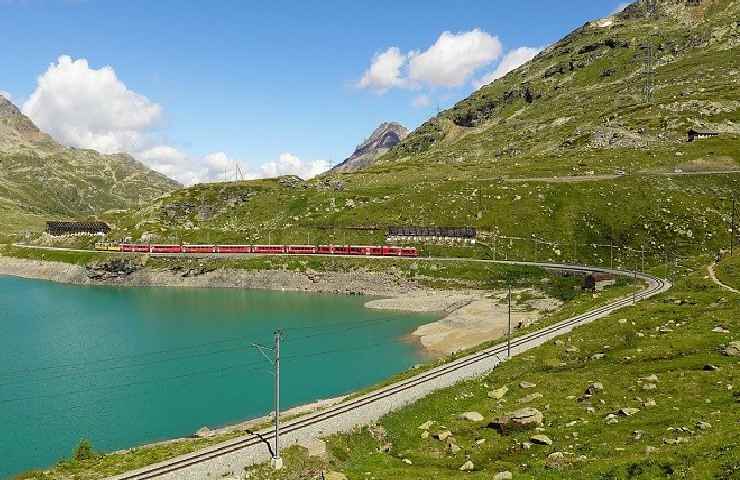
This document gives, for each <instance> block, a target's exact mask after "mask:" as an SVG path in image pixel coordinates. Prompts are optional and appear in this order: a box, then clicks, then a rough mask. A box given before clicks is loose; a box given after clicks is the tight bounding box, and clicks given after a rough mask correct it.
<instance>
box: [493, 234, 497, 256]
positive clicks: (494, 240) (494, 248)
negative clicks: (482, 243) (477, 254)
mask: <svg viewBox="0 0 740 480" xmlns="http://www.w3.org/2000/svg"><path fill="white" fill-rule="evenodd" d="M493 259H494V261H495V260H496V234H495V233H494V234H493Z"/></svg>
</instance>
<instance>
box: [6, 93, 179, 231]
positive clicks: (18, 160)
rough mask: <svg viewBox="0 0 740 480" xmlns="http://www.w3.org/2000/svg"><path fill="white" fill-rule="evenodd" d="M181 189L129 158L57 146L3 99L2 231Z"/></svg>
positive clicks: (130, 204)
mask: <svg viewBox="0 0 740 480" xmlns="http://www.w3.org/2000/svg"><path fill="white" fill-rule="evenodd" d="M180 187H181V185H180V184H179V183H177V182H176V181H174V180H171V179H169V178H167V177H166V176H164V175H162V174H160V173H157V172H155V171H153V170H151V169H149V168H148V167H146V166H145V165H144V164H142V163H141V162H139V161H137V160H135V159H134V158H133V157H131V156H130V155H127V154H114V155H104V154H101V153H99V152H96V151H94V150H86V149H78V148H72V147H65V146H63V145H61V144H59V143H58V142H56V141H54V139H52V138H51V137H50V136H49V135H47V134H46V133H44V132H42V131H41V130H39V128H38V127H37V126H36V125H35V124H34V123H33V122H32V121H31V119H29V118H28V117H26V116H25V115H23V113H22V112H21V111H20V110H19V109H18V108H17V107H16V106H15V105H13V103H11V102H10V101H9V100H7V99H6V98H5V97H3V96H0V228H10V229H14V228H18V227H24V226H25V225H26V224H28V223H29V222H30V223H32V224H34V225H38V224H40V223H41V222H42V220H43V219H46V218H50V217H53V218H59V217H64V218H78V217H83V216H92V215H96V214H98V213H99V212H102V211H105V210H110V209H125V208H129V207H133V206H138V205H142V204H144V203H146V202H148V201H151V200H153V199H154V198H157V197H159V196H161V195H163V194H165V193H167V192H170V191H172V190H174V189H176V188H180Z"/></svg>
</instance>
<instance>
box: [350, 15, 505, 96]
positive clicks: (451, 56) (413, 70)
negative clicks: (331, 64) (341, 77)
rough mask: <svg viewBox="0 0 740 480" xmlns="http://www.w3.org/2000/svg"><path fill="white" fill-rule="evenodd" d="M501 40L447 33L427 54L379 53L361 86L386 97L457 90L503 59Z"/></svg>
mask: <svg viewBox="0 0 740 480" xmlns="http://www.w3.org/2000/svg"><path fill="white" fill-rule="evenodd" d="M501 51H502V46H501V41H500V40H499V39H498V37H495V36H492V35H490V34H488V33H486V32H484V31H482V30H480V29H477V28H476V29H474V30H471V31H469V32H458V33H452V32H443V33H442V34H441V35H440V36H439V38H437V41H436V42H434V45H432V46H431V47H429V48H428V49H426V50H425V51H423V52H421V51H411V52H408V53H403V52H402V51H401V50H400V49H399V48H398V47H391V48H389V49H388V50H386V51H384V52H382V53H377V54H375V56H373V59H372V61H371V63H370V67H369V68H368V69H367V70H366V71H365V73H364V74H363V76H362V78H361V79H360V81H359V82H358V86H359V87H361V88H368V89H371V90H375V91H376V92H378V93H385V92H386V91H388V90H389V89H391V88H412V89H413V88H418V87H419V86H427V87H457V86H460V85H463V84H464V83H465V82H466V81H467V80H468V79H469V78H470V77H471V76H472V75H473V73H475V72H476V71H477V70H478V69H480V68H481V67H484V66H486V65H488V64H490V63H491V62H493V61H494V60H496V59H497V58H499V57H500V56H501Z"/></svg>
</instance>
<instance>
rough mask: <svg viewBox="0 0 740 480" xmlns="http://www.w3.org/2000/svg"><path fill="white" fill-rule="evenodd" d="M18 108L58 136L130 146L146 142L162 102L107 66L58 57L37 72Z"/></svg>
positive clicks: (109, 147) (98, 145)
mask: <svg viewBox="0 0 740 480" xmlns="http://www.w3.org/2000/svg"><path fill="white" fill-rule="evenodd" d="M22 110H23V113H25V114H26V115H28V116H29V117H30V118H31V119H32V120H33V121H34V123H36V125H38V126H39V128H41V129H42V130H44V131H45V132H47V133H49V134H51V136H52V137H54V138H56V139H57V140H59V141H60V142H62V143H64V144H67V145H72V146H76V147H83V148H93V149H95V150H98V151H100V152H103V153H116V152H135V151H138V150H141V149H143V148H145V147H146V146H147V145H148V143H150V142H151V139H150V138H149V135H150V133H151V131H152V130H153V129H154V128H156V127H157V126H158V123H159V122H160V120H161V117H162V108H161V107H160V106H159V105H157V104H156V103H153V102H151V101H150V100H149V99H148V98H146V97H145V96H143V95H140V94H138V93H136V92H133V91H131V90H129V89H128V88H127V87H126V85H124V84H123V82H121V81H120V80H119V79H118V77H117V76H116V72H115V71H114V70H113V68H112V67H109V66H107V67H102V68H100V69H94V68H90V66H89V64H88V62H87V60H85V59H78V60H73V59H72V58H71V57H69V56H68V55H62V56H60V57H59V59H58V60H57V62H56V63H52V64H51V65H50V66H49V68H48V70H46V72H45V73H44V74H42V75H41V76H40V77H39V78H38V85H37V87H36V90H35V91H34V92H33V93H32V94H31V96H30V97H29V98H28V100H27V101H26V102H25V103H24V104H23V108H22Z"/></svg>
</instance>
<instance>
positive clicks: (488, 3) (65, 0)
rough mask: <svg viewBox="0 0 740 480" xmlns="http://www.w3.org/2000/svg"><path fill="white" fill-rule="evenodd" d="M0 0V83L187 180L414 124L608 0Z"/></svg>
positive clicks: (112, 147) (269, 166) (37, 110)
mask: <svg viewBox="0 0 740 480" xmlns="http://www.w3.org/2000/svg"><path fill="white" fill-rule="evenodd" d="M563 5H564V3H563V2H556V1H552V0H519V1H517V2H504V1H500V0H499V1H495V0H423V1H417V0H404V1H397V0H372V1H371V0H365V1H350V0H346V1H338V0H322V1H297V0H294V1H287V0H270V1H257V0H255V1H248V0H220V1H217V2H200V1H197V2H196V1H182V0H180V1H174V0H157V1H155V2H153V1H149V0H127V1H125V2H119V1H112V0H105V1H104V0H0V19H2V28H1V29H0V45H3V46H4V48H2V49H0V95H4V96H6V97H9V98H10V99H11V101H13V102H14V103H15V104H16V105H18V106H19V107H20V108H21V109H22V111H23V112H24V113H25V114H26V115H28V116H29V117H31V119H32V120H33V121H34V122H35V123H36V124H37V125H38V126H39V127H40V128H42V130H44V131H46V132H48V133H50V134H51V135H52V136H53V137H54V138H55V139H56V140H58V141H60V142H61V143H64V144H66V145H70V146H76V147H84V148H94V149H96V150H99V151H101V152H103V153H115V152H128V153H130V154H132V155H134V157H136V158H137V159H139V160H141V161H142V162H143V163H145V164H147V165H148V166H150V167H152V168H154V169H155V170H158V171H160V172H162V173H164V174H166V175H168V176H170V177H172V178H175V179H177V180H179V181H181V182H182V183H184V184H192V183H197V182H204V181H216V180H223V179H233V177H234V176H235V175H236V174H235V173H234V172H235V166H236V165H239V167H240V169H241V171H242V172H243V174H244V176H245V177H247V178H258V177H270V176H275V175H281V174H297V175H300V176H301V177H303V178H310V177H312V176H314V175H316V174H318V173H320V172H321V171H324V170H326V169H327V168H329V167H330V166H331V165H333V164H336V163H339V162H341V161H342V160H343V159H344V158H346V157H347V156H348V155H350V154H351V153H352V151H353V149H354V147H355V146H356V145H357V144H358V143H360V142H361V141H362V140H363V139H365V138H366V137H368V136H369V135H370V133H371V132H372V131H373V129H374V128H375V127H377V126H378V125H379V124H380V123H382V122H385V121H397V122H400V123H402V124H403V125H405V126H406V127H408V128H409V129H413V128H415V127H417V126H418V125H420V124H421V123H422V122H424V121H425V120H426V119H428V118H429V117H431V116H433V115H434V114H436V112H437V109H438V108H441V109H445V108H448V107H450V106H452V105H453V104H454V103H455V102H456V101H459V100H461V99H463V98H465V97H467V96H468V95H470V94H471V93H472V92H474V91H475V90H476V89H477V88H479V87H480V86H481V85H484V84H487V83H489V82H491V81H494V80H495V79H496V78H498V77H500V76H502V75H504V74H506V73H507V72H508V71H510V70H511V69H513V68H516V67H517V66H518V65H520V64H521V63H522V62H525V61H527V60H529V59H530V58H532V57H533V56H534V55H536V54H537V52H539V51H540V50H541V49H542V48H545V47H547V46H548V45H550V44H552V43H553V42H555V41H557V40H559V39H560V38H562V37H563V36H564V35H566V34H567V33H569V32H570V31H572V30H573V29H575V28H577V27H579V26H581V25H583V24H584V23H585V22H586V21H589V20H593V19H596V18H602V17H605V16H608V15H610V14H612V13H614V12H615V11H618V10H620V9H621V8H623V7H624V6H625V5H626V4H625V3H624V2H620V1H615V0H570V1H569V2H567V3H566V5H567V7H564V6H563Z"/></svg>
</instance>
